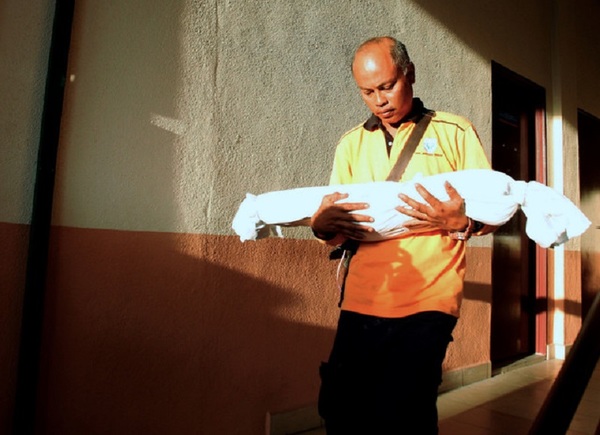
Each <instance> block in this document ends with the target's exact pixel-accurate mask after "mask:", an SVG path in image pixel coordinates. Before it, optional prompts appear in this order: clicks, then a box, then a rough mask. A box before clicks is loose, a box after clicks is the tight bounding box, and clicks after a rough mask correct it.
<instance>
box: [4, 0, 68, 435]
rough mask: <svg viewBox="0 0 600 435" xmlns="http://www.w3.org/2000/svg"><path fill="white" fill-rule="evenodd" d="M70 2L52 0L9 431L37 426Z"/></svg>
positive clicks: (26, 431)
mask: <svg viewBox="0 0 600 435" xmlns="http://www.w3.org/2000/svg"><path fill="white" fill-rule="evenodd" d="M74 7H75V0H56V3H55V8H54V22H53V26H52V40H51V43H50V52H49V58H48V72H47V76H46V88H45V94H44V107H43V112H42V119H41V130H40V142H39V148H38V161H37V169H36V179H35V188H34V195H33V207H32V215H31V225H30V233H29V251H28V257H27V275H26V280H25V291H24V296H23V313H22V318H21V337H20V346H19V362H18V368H17V370H18V372H17V388H16V397H15V411H14V421H13V433H15V434H19V435H21V434H30V433H33V432H34V430H35V413H36V401H37V389H38V376H39V366H40V364H39V360H40V347H41V342H42V338H41V337H42V324H43V315H44V296H45V281H46V269H47V262H48V246H49V238H50V225H51V219H52V202H53V193H54V179H55V172H56V158H57V153H58V143H59V136H60V122H61V116H62V107H63V99H64V89H65V83H66V74H67V64H68V55H69V46H70V42H71V26H72V22H73V12H74Z"/></svg>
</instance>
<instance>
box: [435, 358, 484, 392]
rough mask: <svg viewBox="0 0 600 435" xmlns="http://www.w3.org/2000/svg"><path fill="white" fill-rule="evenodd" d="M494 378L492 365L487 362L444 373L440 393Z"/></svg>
mask: <svg viewBox="0 0 600 435" xmlns="http://www.w3.org/2000/svg"><path fill="white" fill-rule="evenodd" d="M491 376H492V363H491V362H490V361H487V362H485V363H482V364H477V365H474V366H470V367H463V368H461V369H457V370H452V371H448V372H444V374H443V375H442V385H440V388H439V393H445V392H446V391H450V390H454V389H456V388H460V387H464V386H465V385H469V384H472V383H474V382H479V381H482V380H484V379H488V378H490V377H491Z"/></svg>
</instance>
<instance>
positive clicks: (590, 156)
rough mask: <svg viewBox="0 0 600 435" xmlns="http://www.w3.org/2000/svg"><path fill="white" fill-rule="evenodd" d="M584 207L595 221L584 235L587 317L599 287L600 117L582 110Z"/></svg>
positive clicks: (583, 288) (584, 309)
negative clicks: (599, 167) (599, 163)
mask: <svg viewBox="0 0 600 435" xmlns="http://www.w3.org/2000/svg"><path fill="white" fill-rule="evenodd" d="M577 131H578V136H579V176H580V187H581V210H582V211H583V212H584V213H585V215H586V216H587V217H588V218H589V219H590V220H591V221H592V226H591V229H589V230H588V231H586V232H585V233H584V234H583V235H582V236H581V315H582V317H583V318H585V316H586V314H587V313H588V311H589V309H590V306H591V305H592V302H593V300H594V297H595V296H596V293H598V292H599V291H600V170H598V162H600V119H598V118H596V117H594V116H592V115H590V114H589V113H586V112H583V111H579V113H578V116H577Z"/></svg>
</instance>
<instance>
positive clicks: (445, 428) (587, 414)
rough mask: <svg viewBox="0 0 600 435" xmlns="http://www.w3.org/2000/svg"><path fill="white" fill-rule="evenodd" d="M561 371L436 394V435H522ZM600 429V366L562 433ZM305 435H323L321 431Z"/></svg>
mask: <svg viewBox="0 0 600 435" xmlns="http://www.w3.org/2000/svg"><path fill="white" fill-rule="evenodd" d="M561 365H562V361H560V360H551V361H544V362H541V363H538V364H535V365H531V366H527V367H523V368H519V369H515V370H513V371H510V372H508V373H504V374H502V375H498V376H495V377H492V378H490V379H487V380H485V381H481V382H477V383H475V384H471V385H468V386H466V387H462V388H459V389H456V390H453V391H450V392H447V393H444V394H441V395H440V397H439V398H438V410H439V417H440V424H439V427H440V435H521V434H524V435H526V434H527V433H528V431H529V429H530V428H531V425H532V424H533V421H534V420H535V418H536V416H537V414H538V412H539V410H540V408H541V406H542V404H543V403H544V400H545V399H546V396H547V394H548V391H549V390H550V388H551V386H552V383H553V382H554V379H555V378H556V376H557V375H558V372H559V371H560V368H561ZM599 423H600V363H599V364H598V365H597V366H596V370H595V372H594V374H593V376H592V379H591V380H590V382H589V384H588V386H587V389H586V391H585V394H584V396H583V398H582V400H581V402H580V404H579V408H578V409H577V412H576V414H575V416H574V418H573V420H572V422H571V426H570V428H569V431H568V432H567V433H568V434H569V435H600V432H596V430H597V428H598V427H599V426H598V425H599ZM304 434H307V435H308V434H310V435H324V434H325V431H324V430H323V429H319V430H313V431H309V432H304ZM365 435H376V434H365ZM548 435H558V434H548Z"/></svg>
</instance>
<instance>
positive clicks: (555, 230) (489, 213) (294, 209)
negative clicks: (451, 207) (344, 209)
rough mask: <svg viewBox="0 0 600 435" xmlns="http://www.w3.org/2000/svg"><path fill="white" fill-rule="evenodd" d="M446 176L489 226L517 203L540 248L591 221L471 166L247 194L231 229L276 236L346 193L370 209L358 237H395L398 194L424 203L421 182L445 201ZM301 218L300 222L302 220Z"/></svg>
mask: <svg viewBox="0 0 600 435" xmlns="http://www.w3.org/2000/svg"><path fill="white" fill-rule="evenodd" d="M445 181H448V182H450V184H452V186H454V188H455V189H456V190H457V191H458V193H459V194H460V195H461V196H462V197H463V198H464V200H465V205H466V214H467V216H469V217H470V218H472V219H475V220H477V221H479V222H483V223H486V224H489V225H502V224H504V223H506V222H507V221H508V220H509V219H510V218H511V217H512V216H513V215H514V213H516V212H517V210H519V208H520V209H521V210H522V211H523V212H524V213H525V216H526V217H527V224H526V229H525V230H526V232H527V235H528V237H530V238H531V239H532V240H534V241H535V242H536V243H538V244H539V245H540V246H542V247H545V248H547V247H552V246H556V245H559V244H561V243H564V242H566V241H567V240H569V239H571V238H573V237H577V236H579V235H581V234H582V233H583V232H584V231H585V230H586V229H587V228H588V227H589V225H590V221H589V220H588V219H587V218H586V217H585V215H584V214H583V213H582V212H581V211H580V210H579V209H578V208H577V207H576V206H575V205H574V204H573V203H572V202H571V201H570V200H569V199H568V198H566V197H565V196H563V195H561V194H559V193H558V192H556V191H555V190H554V189H552V188H550V187H547V186H544V185H543V184H540V183H537V182H535V181H530V182H525V181H515V180H514V179H512V178H511V177H509V176H508V175H506V174H503V173H501V172H497V171H493V170H487V169H471V170H465V171H458V172H447V173H443V174H437V175H432V176H429V177H416V178H415V179H413V180H411V181H409V182H403V183H397V182H392V181H382V182H374V183H364V184H345V185H337V186H336V185H332V186H319V187H304V188H298V189H290V190H281V191H275V192H269V193H264V194H262V195H252V194H247V195H246V198H245V199H244V201H243V202H242V204H241V205H240V207H239V210H238V212H237V214H236V216H235V218H234V220H233V225H232V227H233V229H234V230H235V232H236V234H237V235H239V236H240V240H241V241H246V240H256V239H260V238H263V237H266V236H268V235H270V234H272V233H276V234H278V235H280V236H281V231H280V228H279V227H280V226H293V225H302V224H304V225H305V224H306V219H307V218H310V216H312V215H313V214H314V213H315V212H316V211H317V209H318V208H319V205H320V204H321V201H322V199H323V196H325V195H327V194H330V193H334V192H340V193H348V195H349V196H348V198H347V199H345V200H343V201H344V202H366V203H368V204H369V208H368V209H366V210H361V211H359V212H358V213H361V214H365V215H369V216H371V217H372V218H373V219H374V222H371V223H369V224H368V225H370V226H371V227H373V229H374V232H372V233H368V235H367V238H366V239H364V240H362V241H366V242H369V241H378V240H383V239H389V238H394V237H399V236H401V235H402V234H405V233H406V232H408V230H407V229H406V228H405V227H404V226H403V224H404V223H405V222H406V221H408V220H410V219H412V218H410V217H409V216H406V215H404V214H402V213H400V212H398V211H397V210H396V209H395V208H396V207H398V206H400V205H405V204H404V203H403V202H402V201H401V200H400V199H399V198H398V194H399V193H404V194H406V195H408V196H409V197H411V198H413V199H415V200H417V201H419V202H423V199H422V198H421V196H420V195H419V194H418V193H417V191H416V190H415V183H420V184H422V185H423V186H424V187H425V188H426V189H427V190H428V191H429V192H430V193H431V194H432V195H433V196H435V197H436V198H438V199H439V200H441V201H447V200H448V199H449V198H448V194H447V193H446V189H445V187H444V182H445ZM303 221H304V222H303Z"/></svg>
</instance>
